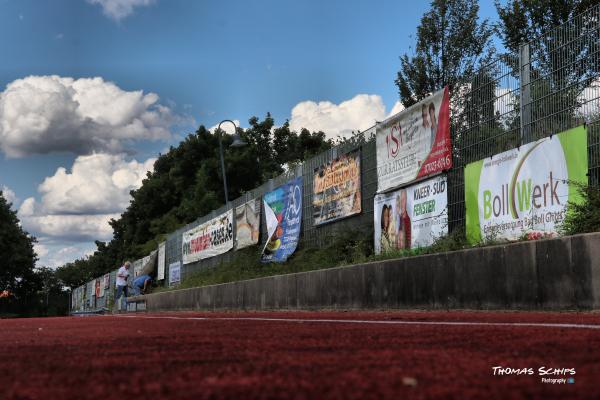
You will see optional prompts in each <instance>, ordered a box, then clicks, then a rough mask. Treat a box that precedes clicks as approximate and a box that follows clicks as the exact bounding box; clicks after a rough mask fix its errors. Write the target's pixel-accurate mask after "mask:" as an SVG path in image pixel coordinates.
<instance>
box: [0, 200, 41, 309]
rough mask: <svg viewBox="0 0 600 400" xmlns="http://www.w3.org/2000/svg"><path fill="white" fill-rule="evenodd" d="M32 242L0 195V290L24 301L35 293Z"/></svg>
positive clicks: (34, 258) (35, 258) (33, 239)
mask: <svg viewBox="0 0 600 400" xmlns="http://www.w3.org/2000/svg"><path fill="white" fill-rule="evenodd" d="M34 243H35V238H34V237H32V236H30V235H29V234H28V233H27V232H25V231H23V228H21V225H20V223H19V219H18V218H17V213H16V212H15V211H13V210H12V209H11V204H10V203H8V202H7V201H6V199H5V198H4V195H3V194H2V191H0V255H1V257H0V290H8V291H10V292H11V293H13V294H14V295H15V296H17V298H21V299H24V298H26V297H28V296H30V295H31V294H32V293H35V291H36V289H37V285H36V280H35V276H34V271H33V269H34V266H35V262H36V261H37V256H36V254H35V252H34V250H33V244H34Z"/></svg>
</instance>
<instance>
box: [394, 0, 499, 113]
mask: <svg viewBox="0 0 600 400" xmlns="http://www.w3.org/2000/svg"><path fill="white" fill-rule="evenodd" d="M478 13H479V5H478V3H477V1H476V0H433V1H432V2H431V10H430V11H428V12H427V13H426V14H424V15H423V17H422V18H421V24H420V25H419V27H418V28H417V43H416V47H415V52H414V55H412V56H409V55H408V54H404V55H403V56H401V57H400V64H401V68H400V71H398V76H397V78H396V81H395V83H396V86H398V91H399V94H400V101H401V102H402V104H404V106H405V107H410V106H411V105H413V104H415V103H417V102H419V101H420V100H422V99H424V98H426V97H427V96H429V95H430V94H432V93H434V92H436V91H437V90H439V89H441V88H443V87H444V86H446V85H448V86H449V88H450V91H451V94H452V92H453V89H454V88H455V87H456V86H457V85H460V84H461V83H462V82H463V81H464V80H465V77H470V76H471V75H472V74H473V73H474V72H475V71H476V70H477V69H478V68H479V67H480V66H481V65H483V64H485V63H486V62H487V61H489V60H490V59H491V57H492V55H493V54H494V48H493V46H492V43H491V36H492V33H493V28H492V26H491V25H490V23H489V21H488V20H487V19H486V20H483V21H481V22H479V20H478Z"/></svg>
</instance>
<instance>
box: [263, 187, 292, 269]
mask: <svg viewBox="0 0 600 400" xmlns="http://www.w3.org/2000/svg"><path fill="white" fill-rule="evenodd" d="M263 204H264V207H265V220H266V221H267V234H268V237H267V242H266V243H265V247H264V248H263V254H262V258H261V261H262V262H266V263H268V262H283V261H285V260H287V258H288V257H289V256H290V255H291V254H293V253H294V251H296V246H297V245H298V239H299V238H300V224H301V222H302V178H301V177H299V178H296V179H294V180H291V181H289V182H287V183H286V184H284V185H281V186H279V187H278V188H277V189H275V190H273V191H272V192H269V193H267V194H265V195H264V197H263Z"/></svg>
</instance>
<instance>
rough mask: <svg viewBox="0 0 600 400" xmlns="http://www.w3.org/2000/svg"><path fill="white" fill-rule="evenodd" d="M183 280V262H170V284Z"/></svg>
mask: <svg viewBox="0 0 600 400" xmlns="http://www.w3.org/2000/svg"><path fill="white" fill-rule="evenodd" d="M179 282H181V262H179V261H175V262H174V263H171V264H169V286H173V285H175V284H178V283H179Z"/></svg>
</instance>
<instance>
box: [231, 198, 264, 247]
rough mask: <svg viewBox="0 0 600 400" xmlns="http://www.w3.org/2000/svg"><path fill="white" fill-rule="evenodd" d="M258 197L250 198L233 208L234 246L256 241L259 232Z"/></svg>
mask: <svg viewBox="0 0 600 400" xmlns="http://www.w3.org/2000/svg"><path fill="white" fill-rule="evenodd" d="M260 206H261V202H260V199H254V200H250V201H248V202H246V203H244V204H242V205H241V206H238V207H236V208H235V248H236V249H242V248H244V247H248V246H252V245H255V244H257V243H258V236H259V234H260Z"/></svg>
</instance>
